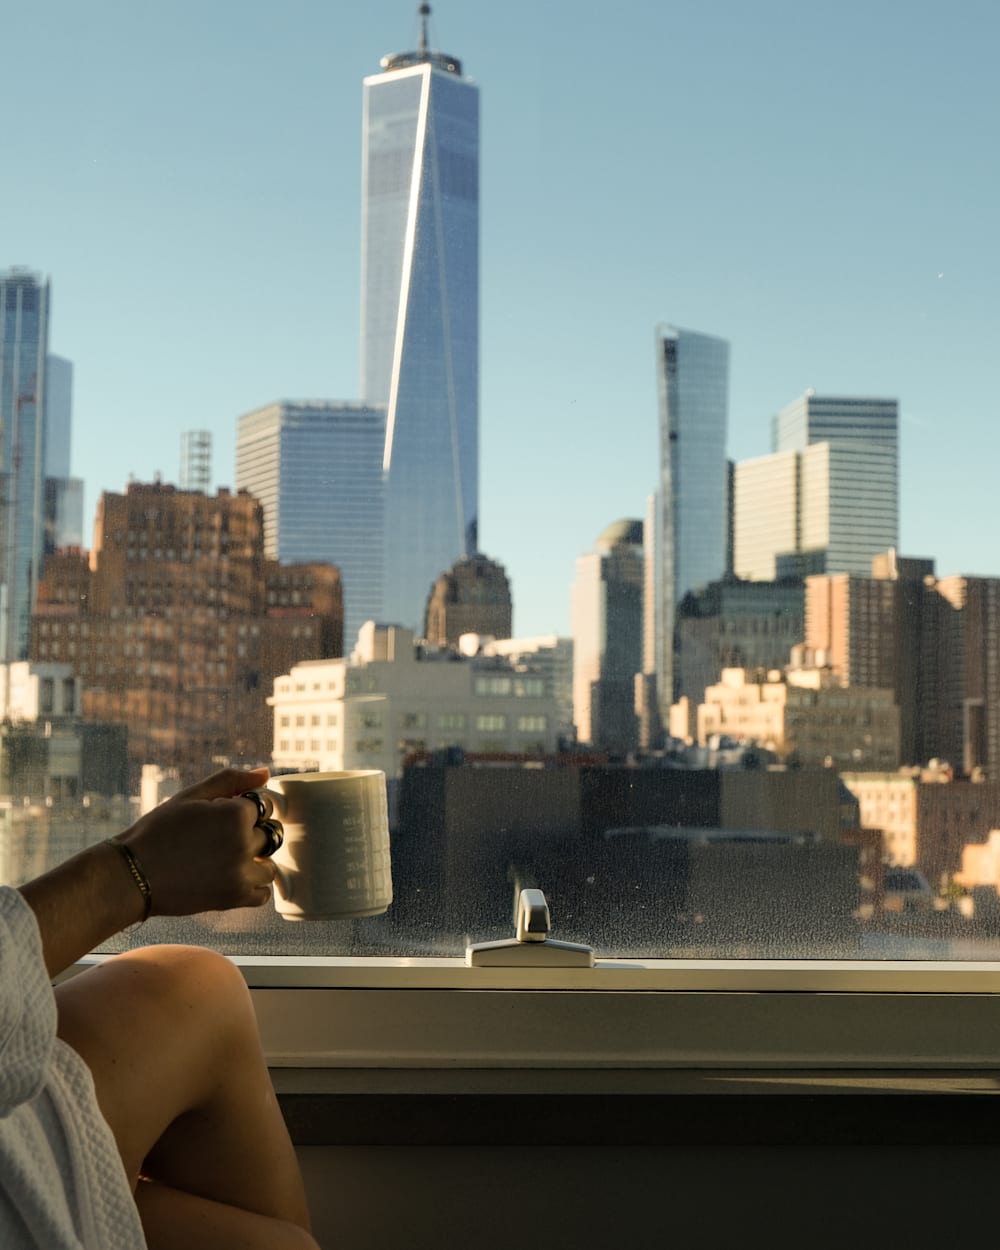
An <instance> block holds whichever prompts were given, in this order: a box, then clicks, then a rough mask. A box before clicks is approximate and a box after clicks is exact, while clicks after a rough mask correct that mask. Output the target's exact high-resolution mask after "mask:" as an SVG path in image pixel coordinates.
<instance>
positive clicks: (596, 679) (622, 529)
mask: <svg viewBox="0 0 1000 1250" xmlns="http://www.w3.org/2000/svg"><path fill="white" fill-rule="evenodd" d="M644 571H645V561H644V556H643V525H642V522H641V521H638V520H623V521H616V522H615V523H614V524H613V525H609V526H608V527H607V528H606V529H605V530H604V531H603V532H602V533H601V534H600V536H599V537H598V539H597V542H596V543H595V544H594V550H593V551H590V552H587V554H586V555H582V556H580V558H579V559H578V560H577V562H576V580H575V581H574V583H573V589H572V609H571V628H572V632H573V721H574V724H575V725H576V736H577V739H578V740H579V741H580V742H583V743H587V744H589V745H590V746H593V747H597V748H599V749H601V750H607V751H614V752H618V753H627V752H629V751H634V750H635V749H636V747H637V746H638V745H639V725H638V720H637V718H636V710H635V684H636V675H637V674H638V673H639V672H640V671H641V668H642V620H643V575H644Z"/></svg>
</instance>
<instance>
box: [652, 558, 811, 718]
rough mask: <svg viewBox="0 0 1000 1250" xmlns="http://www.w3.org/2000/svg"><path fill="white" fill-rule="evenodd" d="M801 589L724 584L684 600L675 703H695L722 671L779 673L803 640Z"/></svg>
mask: <svg viewBox="0 0 1000 1250" xmlns="http://www.w3.org/2000/svg"><path fill="white" fill-rule="evenodd" d="M804 604H805V587H804V586H803V584H802V582H801V581H799V580H798V579H797V578H789V579H787V580H785V581H759V582H757V581H739V580H737V579H736V578H725V579H723V580H722V581H720V582H712V583H711V585H709V586H706V587H705V588H704V589H703V590H693V591H691V592H690V593H689V594H687V595H685V596H684V598H683V599H682V600H681V602H680V605H679V607H678V609H677V679H676V688H677V691H678V697H679V698H683V697H685V696H686V697H687V698H688V699H691V700H693V701H694V702H695V703H700V702H701V700H702V699H703V698H704V696H705V690H706V688H707V687H708V686H712V685H714V684H715V683H716V682H717V681H718V680H719V679H720V677H721V675H722V670H723V669H725V668H742V669H747V670H749V671H750V672H755V671H758V670H762V671H763V672H765V673H766V672H769V671H770V670H771V669H784V668H785V666H786V665H787V664H788V661H789V657H790V656H791V653H792V648H793V647H795V646H796V645H798V644H799V643H801V642H802V640H803V638H804V637H805V623H804V618H805V609H804Z"/></svg>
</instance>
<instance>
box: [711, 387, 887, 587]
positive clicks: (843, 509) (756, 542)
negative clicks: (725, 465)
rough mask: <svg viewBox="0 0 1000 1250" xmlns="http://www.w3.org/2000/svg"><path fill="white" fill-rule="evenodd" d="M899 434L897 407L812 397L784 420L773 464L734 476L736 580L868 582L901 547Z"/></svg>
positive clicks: (757, 462) (779, 421)
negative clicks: (809, 577)
mask: <svg viewBox="0 0 1000 1250" xmlns="http://www.w3.org/2000/svg"><path fill="white" fill-rule="evenodd" d="M898 429H899V411H898V404H897V402H896V400H894V399H864V398H859V399H853V398H844V397H839V396H819V395H816V394H815V392H813V391H806V392H805V394H804V395H802V396H800V397H799V398H798V399H796V400H794V401H793V402H792V403H790V404H788V405H787V406H786V407H784V408H783V409H782V410H781V411H780V412H779V413H777V415H776V416H775V417H774V419H773V422H772V435H773V448H772V453H771V455H769V456H759V457H756V458H754V459H752V460H746V461H741V462H740V463H739V464H737V465H736V467H735V471H734V490H733V496H734V503H733V508H734V526H733V570H734V572H735V573H736V574H737V576H739V577H746V578H754V579H764V580H768V579H771V578H774V577H781V576H783V575H787V574H795V575H798V576H805V575H806V574H808V573H855V574H860V575H861V576H867V575H868V574H869V572H870V570H871V562H872V559H873V557H874V556H875V555H877V554H878V553H879V552H883V551H887V550H889V549H890V548H895V547H896V545H897V543H898V535H899V484H898V478H899V441H898Z"/></svg>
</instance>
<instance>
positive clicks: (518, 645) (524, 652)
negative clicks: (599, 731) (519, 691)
mask: <svg viewBox="0 0 1000 1250" xmlns="http://www.w3.org/2000/svg"><path fill="white" fill-rule="evenodd" d="M481 653H482V654H483V655H501V656H503V657H504V658H505V659H507V660H508V661H509V662H510V663H511V665H513V668H514V671H515V672H517V673H531V674H534V675H537V676H539V677H541V678H542V680H543V681H544V683H545V694H546V695H550V696H551V697H552V699H553V700H554V702H555V707H556V732H557V733H558V736H559V743H560V745H563V746H568V745H569V744H570V743H572V741H573V740H574V738H575V736H576V734H575V729H574V727H573V639H572V638H560V637H558V635H556V634H542V635H539V636H538V637H535V638H490V639H486V640H485V641H484V642H483V645H482V648H481Z"/></svg>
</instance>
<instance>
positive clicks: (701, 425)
mask: <svg viewBox="0 0 1000 1250" xmlns="http://www.w3.org/2000/svg"><path fill="white" fill-rule="evenodd" d="M656 343H657V382H658V390H659V409H660V482H659V488H658V490H657V494H656V503H655V511H654V528H655V535H654V541H653V556H652V558H653V561H654V575H653V578H652V581H653V586H654V591H653V599H654V608H653V632H654V647H653V650H654V654H653V661H652V662H653V664H654V666H655V673H656V687H657V699H658V702H659V708H660V716H661V719H662V721H663V723H664V724H666V723H667V722H668V721H669V717H670V704H671V703H672V701H673V699H674V697H675V694H676V690H675V680H674V616H675V610H676V607H677V604H678V603H679V602H680V600H681V599H682V598H683V597H684V595H686V594H687V593H688V591H690V590H697V589H698V588H699V587H703V586H707V585H709V584H710V583H711V582H715V581H718V580H719V578H720V577H722V575H723V573H724V572H725V570H726V548H727V535H728V511H729V509H728V502H727V501H728V498H729V484H728V462H727V459H726V427H727V414H728V404H729V344H728V343H727V342H725V340H723V339H718V338H713V337H711V336H710V335H707V334H697V333H695V332H693V331H691V330H679V329H675V328H674V327H672V326H659V327H657V332H656Z"/></svg>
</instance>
